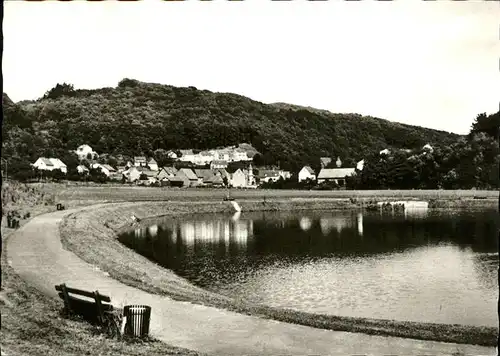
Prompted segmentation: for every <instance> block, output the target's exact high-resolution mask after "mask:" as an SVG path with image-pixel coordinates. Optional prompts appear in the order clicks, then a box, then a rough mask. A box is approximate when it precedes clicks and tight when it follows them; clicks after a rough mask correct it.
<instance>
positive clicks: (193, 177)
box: [179, 168, 198, 180]
mask: <svg viewBox="0 0 500 356" xmlns="http://www.w3.org/2000/svg"><path fill="white" fill-rule="evenodd" d="M179 172H182V173H183V174H184V175H185V176H186V177H187V179H189V180H198V177H197V176H196V174H194V172H193V171H192V170H191V169H190V168H181V169H179Z"/></svg>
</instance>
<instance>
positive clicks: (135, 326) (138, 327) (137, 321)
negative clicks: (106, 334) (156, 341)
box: [123, 305, 151, 337]
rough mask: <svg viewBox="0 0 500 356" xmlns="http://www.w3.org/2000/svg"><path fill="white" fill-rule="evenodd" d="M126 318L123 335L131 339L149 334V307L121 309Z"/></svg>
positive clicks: (130, 306) (131, 306)
mask: <svg viewBox="0 0 500 356" xmlns="http://www.w3.org/2000/svg"><path fill="white" fill-rule="evenodd" d="M123 316H124V317H126V318H127V322H126V324H125V334H126V335H128V336H133V337H145V336H148V334H149V321H150V319H151V307H150V306H147V305H127V306H125V307H124V308H123Z"/></svg>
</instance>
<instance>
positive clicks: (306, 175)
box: [299, 159, 331, 182]
mask: <svg viewBox="0 0 500 356" xmlns="http://www.w3.org/2000/svg"><path fill="white" fill-rule="evenodd" d="M330 161H331V159H330ZM308 179H311V180H316V173H314V171H313V169H312V168H311V167H309V166H304V167H302V169H301V170H300V172H299V182H303V181H306V180H308Z"/></svg>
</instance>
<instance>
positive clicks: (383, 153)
mask: <svg viewBox="0 0 500 356" xmlns="http://www.w3.org/2000/svg"><path fill="white" fill-rule="evenodd" d="M389 153H391V151H390V150H389V149H388V148H386V149H384V150H382V151H380V152H379V154H380V155H388V154H389Z"/></svg>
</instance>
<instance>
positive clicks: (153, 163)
mask: <svg viewBox="0 0 500 356" xmlns="http://www.w3.org/2000/svg"><path fill="white" fill-rule="evenodd" d="M147 167H148V168H149V169H151V170H152V171H157V170H158V163H157V162H156V161H155V159H154V158H150V159H149V161H148V165H147Z"/></svg>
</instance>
